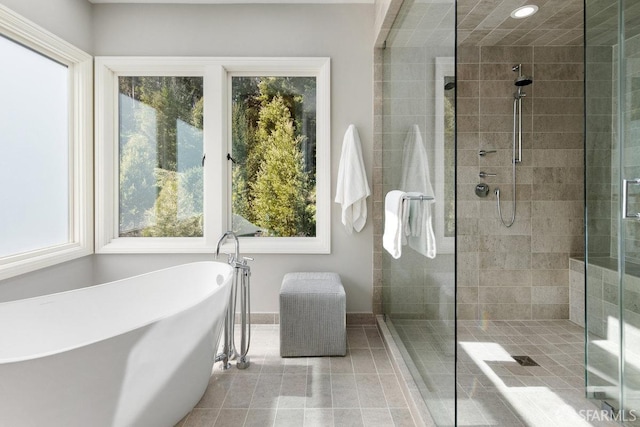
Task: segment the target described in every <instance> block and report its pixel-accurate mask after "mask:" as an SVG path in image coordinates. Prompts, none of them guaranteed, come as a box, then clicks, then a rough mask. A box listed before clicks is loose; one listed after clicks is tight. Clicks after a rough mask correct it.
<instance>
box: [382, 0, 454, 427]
mask: <svg viewBox="0 0 640 427" xmlns="http://www.w3.org/2000/svg"><path fill="white" fill-rule="evenodd" d="M454 9H455V4H454V2H451V1H448V2H436V1H426V2H424V1H421V2H418V1H412V0H405V1H404V2H403V4H402V8H401V10H400V12H399V14H398V16H397V18H396V20H395V22H394V24H393V27H392V29H391V31H390V33H389V36H388V38H387V40H386V48H385V49H384V51H383V121H382V122H383V129H382V132H383V159H382V161H383V191H384V194H387V193H388V192H389V191H392V190H401V191H410V190H413V191H415V188H408V187H407V185H411V184H407V180H409V181H410V180H411V178H412V177H415V176H418V175H420V174H421V173H423V172H428V173H429V178H430V184H431V187H432V190H433V195H434V196H435V202H432V203H430V202H429V201H412V202H410V203H411V209H414V207H418V204H423V205H422V207H424V205H427V204H428V205H427V206H428V207H429V208H430V212H431V218H432V221H431V222H432V226H433V231H434V236H435V242H436V256H435V258H431V257H429V256H428V255H429V254H428V253H427V252H428V251H424V247H421V245H420V244H419V242H416V241H415V239H414V238H412V237H409V238H407V240H408V244H406V245H402V247H401V256H400V257H399V258H397V259H396V258H394V257H392V256H391V254H390V253H389V252H387V251H385V250H384V249H383V259H382V275H383V278H382V280H383V286H382V291H383V295H382V297H383V298H382V302H383V311H384V313H385V315H386V316H385V318H386V322H387V326H388V327H389V329H390V331H391V332H392V334H394V340H395V342H396V344H398V347H399V348H400V351H401V353H402V356H403V358H404V360H405V362H406V364H407V366H408V367H409V370H410V371H411V373H412V375H413V378H414V379H415V382H416V384H417V386H418V389H419V391H420V393H421V394H422V397H423V398H424V401H425V403H426V406H427V408H428V410H429V412H430V414H431V417H433V419H434V421H435V422H436V424H437V425H439V426H452V425H454V424H455V345H454V339H455V286H454V285H455V253H454V241H455V93H456V79H455V67H454V56H455V11H454ZM417 144H422V146H423V147H424V151H426V153H425V154H426V161H425V163H426V165H427V166H426V167H421V168H419V169H420V170H410V168H411V166H409V163H412V162H408V161H407V160H415V156H414V157H411V158H409V157H410V156H408V153H409V151H408V150H409V149H416V147H417V146H418V145H417ZM420 151H421V150H416V152H420ZM413 163H415V162H413ZM427 170H428V171H427ZM403 177H404V178H403ZM427 187H428V186H427ZM423 191H427V192H429V190H426V189H425V190H423ZM427 195H429V194H427ZM412 215H413V214H412ZM418 240H419V239H418Z"/></svg>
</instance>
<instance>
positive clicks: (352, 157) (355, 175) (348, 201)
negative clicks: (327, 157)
mask: <svg viewBox="0 0 640 427" xmlns="http://www.w3.org/2000/svg"><path fill="white" fill-rule="evenodd" d="M370 194H371V190H370V189H369V183H368V182H367V173H366V171H365V168H364V161H363V160H362V144H361V143H360V136H359V135H358V129H356V127H355V126H354V125H349V127H348V128H347V132H346V133H345V134H344V139H343V141H342V154H341V156H340V166H339V168H338V186H337V188H336V200H335V201H336V203H340V204H341V205H342V224H344V227H345V230H346V231H347V233H349V234H351V233H352V230H354V229H355V230H356V231H358V232H359V231H360V230H362V229H363V228H364V225H365V223H366V222H367V197H368V196H369V195H370Z"/></svg>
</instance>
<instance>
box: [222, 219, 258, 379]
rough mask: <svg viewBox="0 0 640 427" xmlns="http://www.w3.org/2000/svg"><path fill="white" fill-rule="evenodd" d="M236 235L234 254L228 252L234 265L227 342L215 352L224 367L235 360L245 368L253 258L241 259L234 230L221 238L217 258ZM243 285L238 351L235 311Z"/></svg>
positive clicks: (225, 328) (249, 321)
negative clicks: (238, 345) (250, 265)
mask: <svg viewBox="0 0 640 427" xmlns="http://www.w3.org/2000/svg"><path fill="white" fill-rule="evenodd" d="M229 237H231V238H233V240H234V242H235V254H227V256H228V259H227V261H228V262H229V265H231V266H232V267H234V274H233V284H232V287H231V295H230V297H229V306H228V308H227V317H226V318H225V322H224V344H223V347H222V353H219V354H218V355H216V359H215V360H216V362H218V361H222V369H229V368H230V367H231V363H230V361H231V360H234V359H236V360H237V361H236V366H237V367H238V369H246V368H248V367H249V357H247V353H248V352H249V344H250V343H251V302H250V298H249V297H250V293H249V292H250V277H251V267H249V265H248V264H247V261H253V258H249V257H242V260H241V259H240V242H239V240H238V236H236V235H235V233H234V232H233V231H227V232H226V233H224V234H223V235H222V236H221V237H220V239H218V244H217V246H216V259H218V257H219V256H220V246H222V244H223V243H224V241H225V240H226V239H227V238H229ZM238 288H240V324H241V328H242V329H241V331H240V352H238V351H237V350H236V345H235V337H234V326H235V314H236V301H237V299H238V298H237V295H238Z"/></svg>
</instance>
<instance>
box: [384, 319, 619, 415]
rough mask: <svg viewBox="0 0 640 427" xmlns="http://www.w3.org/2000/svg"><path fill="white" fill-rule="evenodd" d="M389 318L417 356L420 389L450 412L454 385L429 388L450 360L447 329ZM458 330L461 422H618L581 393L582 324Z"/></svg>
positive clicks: (490, 324)
mask: <svg viewBox="0 0 640 427" xmlns="http://www.w3.org/2000/svg"><path fill="white" fill-rule="evenodd" d="M394 323H395V328H396V329H397V330H398V334H400V335H401V336H402V335H403V334H404V335H405V336H410V337H411V340H410V342H409V343H408V344H407V345H406V346H407V351H408V352H409V353H413V354H414V355H415V354H420V357H421V358H418V359H417V361H418V362H417V363H416V368H417V370H418V371H420V375H421V376H422V377H424V378H426V381H425V383H423V384H422V385H418V387H419V388H420V386H422V387H423V388H425V390H422V391H423V395H424V396H425V397H427V399H428V398H431V399H436V398H439V399H440V402H437V403H439V404H440V405H441V406H440V407H441V408H442V407H446V410H447V411H448V412H449V413H450V411H451V410H452V408H453V403H454V400H452V399H451V394H452V393H451V391H452V390H451V388H446V387H439V390H440V393H441V395H440V396H437V395H436V387H433V384H436V385H437V384H438V382H437V378H438V375H439V376H441V377H443V378H446V373H447V369H446V368H447V367H450V366H451V364H452V357H453V354H452V351H451V350H452V346H449V345H442V344H444V342H443V340H445V339H446V337H447V336H450V333H449V332H450V331H443V328H442V327H440V328H438V327H437V326H436V325H434V324H433V323H434V322H429V321H394ZM457 328H458V329H457V339H458V354H457V358H458V363H457V367H456V371H457V417H458V418H457V420H458V426H508V427H518V426H535V427H537V426H540V427H543V426H544V427H547V426H548V427H557V426H562V427H564V426H567V427H573V426H576V427H583V426H584V427H586V426H619V424H617V423H615V422H613V421H607V420H604V419H603V418H604V417H603V414H602V413H601V412H600V408H599V407H598V406H596V405H595V404H594V403H593V402H592V401H589V400H587V399H586V398H585V397H584V329H583V328H582V327H581V326H578V325H576V324H575V323H573V322H570V321H569V320H548V321H487V322H473V321H458V325H457ZM434 343H440V344H441V345H434ZM511 356H530V357H531V358H532V359H533V360H534V361H535V362H537V363H538V364H539V365H540V366H520V365H519V364H518V363H516V362H515V361H514V360H513V358H512V357H511ZM434 363H435V365H434ZM434 366H436V367H438V369H435V370H434V369H433V368H434ZM443 375H444V376H443ZM449 378H450V375H449ZM434 379H435V380H434ZM418 382H420V381H418ZM442 390H444V393H442ZM424 391H426V393H425V392H424ZM431 403H433V402H431ZM433 407H434V405H433V404H432V405H431V408H433ZM435 407H436V408H437V407H438V406H435ZM432 414H433V415H434V418H436V419H437V413H434V411H433V409H432ZM448 419H451V418H450V417H449V418H448Z"/></svg>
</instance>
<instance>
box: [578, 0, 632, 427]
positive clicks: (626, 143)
mask: <svg viewBox="0 0 640 427" xmlns="http://www.w3.org/2000/svg"><path fill="white" fill-rule="evenodd" d="M585 8H586V31H585V48H586V55H585V57H586V64H585V73H586V75H585V82H586V86H585V89H586V93H585V99H586V114H587V120H586V123H587V125H586V126H587V128H586V147H585V148H586V150H585V152H586V157H585V160H586V165H585V167H586V170H585V186H586V221H587V222H586V224H587V227H586V230H587V241H586V243H587V246H586V257H585V266H586V292H585V294H586V328H585V329H586V334H587V341H586V342H587V349H586V350H587V351H586V359H587V360H586V363H585V367H586V380H587V394H588V396H589V397H592V398H595V399H598V400H601V401H603V402H605V406H604V407H605V408H607V407H610V408H611V410H612V411H613V412H612V416H613V417H615V418H616V419H617V420H619V421H623V423H624V425H629V426H636V425H640V4H638V3H637V2H630V1H624V0H619V1H617V2H610V3H607V4H606V5H605V4H604V3H602V2H600V1H597V0H587V1H586V2H585ZM607 405H608V406H607Z"/></svg>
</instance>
